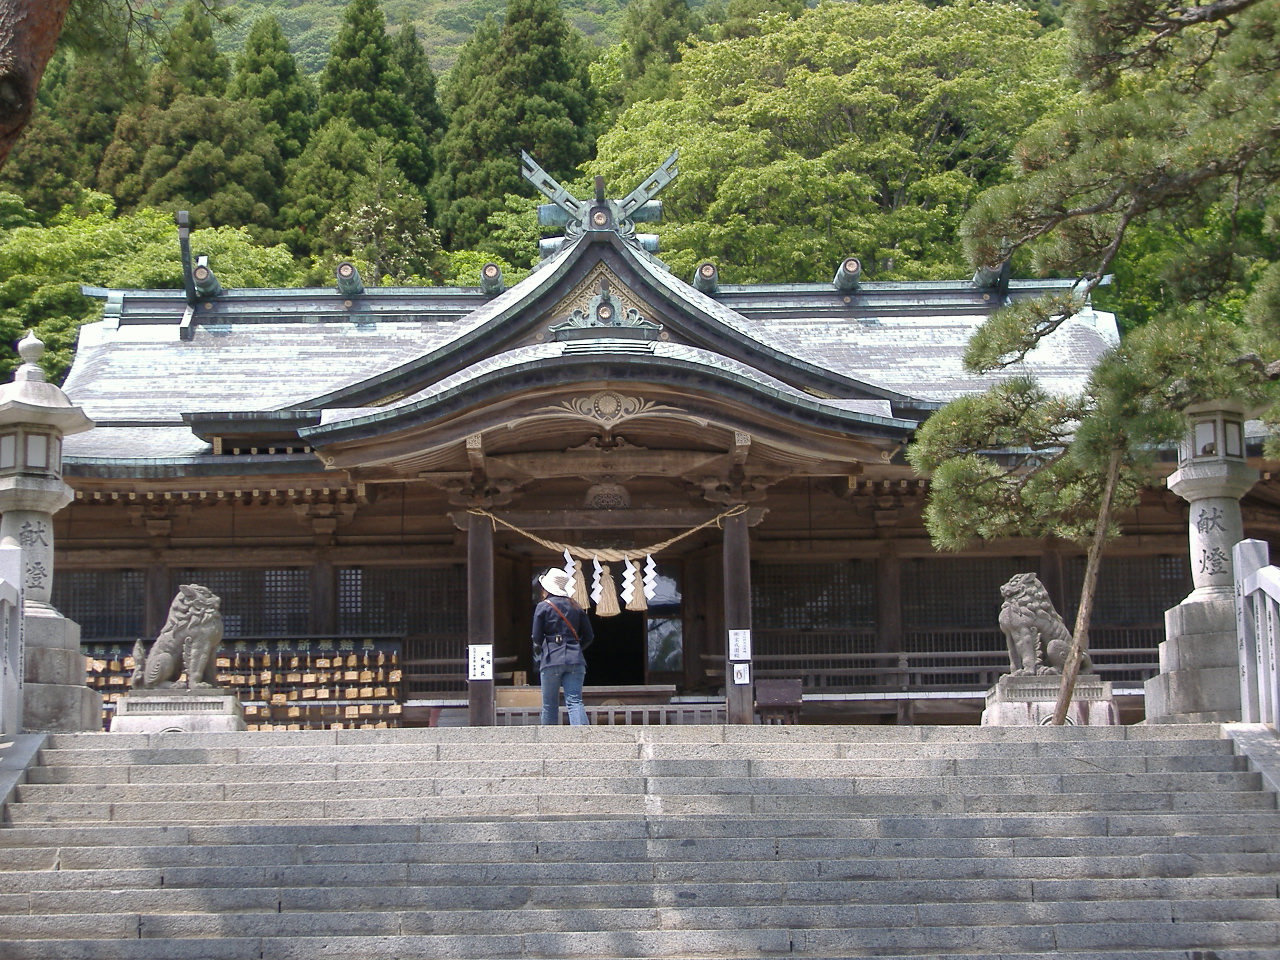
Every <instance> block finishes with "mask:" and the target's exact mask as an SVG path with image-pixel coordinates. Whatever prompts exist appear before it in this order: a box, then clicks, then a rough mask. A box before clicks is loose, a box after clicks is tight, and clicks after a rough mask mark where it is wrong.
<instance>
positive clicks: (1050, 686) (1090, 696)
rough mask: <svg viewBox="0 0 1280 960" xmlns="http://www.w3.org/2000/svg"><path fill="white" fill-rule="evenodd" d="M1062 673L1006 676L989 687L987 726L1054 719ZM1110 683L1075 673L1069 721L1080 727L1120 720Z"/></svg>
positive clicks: (984, 713)
mask: <svg viewBox="0 0 1280 960" xmlns="http://www.w3.org/2000/svg"><path fill="white" fill-rule="evenodd" d="M1061 686H1062V677H1060V676H1057V675H1054V674H1049V675H1045V676H1042V677H1014V676H1003V677H1001V678H1000V679H999V681H997V683H996V685H995V686H994V687H992V688H991V689H990V690H988V691H987V706H986V709H984V710H983V711H982V725H983V726H984V727H1033V726H1039V725H1042V724H1048V723H1051V722H1052V721H1053V711H1054V708H1055V707H1057V705H1058V690H1059V688H1060V687H1061ZM1117 717H1118V714H1117V712H1116V706H1115V700H1114V698H1113V697H1112V694H1111V684H1109V683H1106V682H1104V681H1102V680H1100V679H1099V678H1097V677H1094V676H1089V675H1088V674H1084V675H1081V676H1078V677H1076V685H1075V692H1074V693H1073V695H1072V698H1071V706H1070V707H1069V708H1068V710H1067V719H1066V722H1067V723H1069V724H1073V725H1075V726H1080V727H1108V726H1112V725H1114V724H1115V723H1116V722H1117Z"/></svg>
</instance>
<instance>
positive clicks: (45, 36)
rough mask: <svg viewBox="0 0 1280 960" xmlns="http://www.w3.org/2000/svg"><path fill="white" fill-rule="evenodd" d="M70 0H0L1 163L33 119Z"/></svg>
mask: <svg viewBox="0 0 1280 960" xmlns="http://www.w3.org/2000/svg"><path fill="white" fill-rule="evenodd" d="M69 5H70V0H0V167H2V166H4V162H5V160H7V159H8V157H9V152H10V151H11V150H12V149H13V145H14V144H15V143H17V142H18V137H20V136H21V135H22V131H23V129H24V128H25V127H26V125H27V123H28V122H29V121H30V120H31V111H32V110H33V109H34V108H35V104H36V89H37V88H38V87H39V86H40V78H41V77H43V76H44V68H45V66H46V65H47V64H48V62H49V58H50V57H52V56H53V49H54V47H55V46H56V45H57V43H58V35H59V34H61V33H62V23H63V21H64V20H65V19H66V17H67V7H68V6H69Z"/></svg>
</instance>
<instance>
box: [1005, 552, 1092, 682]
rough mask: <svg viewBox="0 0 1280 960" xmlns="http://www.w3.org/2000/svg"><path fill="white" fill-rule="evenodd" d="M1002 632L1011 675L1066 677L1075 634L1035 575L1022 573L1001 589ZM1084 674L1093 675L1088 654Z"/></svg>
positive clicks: (1082, 665)
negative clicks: (1069, 653)
mask: <svg viewBox="0 0 1280 960" xmlns="http://www.w3.org/2000/svg"><path fill="white" fill-rule="evenodd" d="M1000 595H1001V596H1002V597H1004V604H1003V605H1002V606H1001V607H1000V629H1001V630H1002V631H1003V632H1004V636H1005V640H1006V641H1008V644H1009V675H1010V676H1014V677H1037V676H1042V675H1044V674H1055V673H1059V674H1060V673H1062V669H1063V666H1064V665H1065V664H1066V662H1067V653H1068V652H1069V651H1070V649H1071V631H1070V630H1068V629H1067V625H1066V624H1065V623H1063V622H1062V617H1060V616H1058V611H1056V610H1055V609H1053V601H1052V600H1050V599H1049V592H1048V591H1047V590H1045V588H1044V584H1043V583H1041V582H1040V578H1039V577H1037V576H1036V575H1035V574H1034V573H1019V574H1017V575H1016V576H1014V577H1011V578H1010V579H1009V581H1008V582H1007V583H1006V584H1005V585H1004V586H1002V587H1001V588H1000ZM1080 672H1081V673H1091V672H1093V661H1092V660H1090V659H1089V655H1088V654H1087V653H1086V654H1084V655H1083V657H1082V659H1081V660H1080Z"/></svg>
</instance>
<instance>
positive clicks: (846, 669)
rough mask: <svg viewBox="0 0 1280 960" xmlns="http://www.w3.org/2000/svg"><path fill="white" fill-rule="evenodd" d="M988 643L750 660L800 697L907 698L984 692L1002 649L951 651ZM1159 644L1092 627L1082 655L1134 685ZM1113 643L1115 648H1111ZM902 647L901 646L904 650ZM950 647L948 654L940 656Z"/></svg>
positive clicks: (953, 641)
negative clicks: (786, 680) (800, 688)
mask: <svg viewBox="0 0 1280 960" xmlns="http://www.w3.org/2000/svg"><path fill="white" fill-rule="evenodd" d="M993 633H994V639H995V640H998V641H999V642H1000V643H1001V644H1003V637H1001V636H1000V633H999V631H980V630H953V631H942V630H936V631H919V632H913V633H911V634H908V635H907V636H906V637H904V641H905V642H906V643H910V644H911V645H912V646H915V645H924V644H926V643H930V644H934V645H936V648H934V649H928V650H923V651H915V652H912V651H902V652H896V653H895V652H888V653H875V652H867V653H826V654H814V653H799V654H792V653H759V654H756V655H755V656H754V657H753V659H752V665H753V669H754V674H755V676H756V677H759V678H773V677H799V678H800V679H801V680H802V681H803V682H804V690H805V692H806V693H874V692H877V691H883V692H890V691H892V692H895V693H903V692H906V693H910V692H915V691H919V692H927V691H962V690H985V689H987V688H988V687H991V686H993V685H994V684H995V682H996V681H997V680H998V679H999V678H1000V676H1001V675H1003V674H1005V673H1008V672H1009V655H1008V653H1007V652H1005V650H1004V648H1003V647H1000V648H996V649H992V648H990V647H988V648H987V649H955V648H956V647H960V646H967V645H970V644H973V645H974V646H976V645H977V643H978V642H979V641H985V642H987V643H990V642H991V640H992V639H993V638H992V634H993ZM1163 639H1164V631H1163V629H1162V628H1157V627H1149V626H1142V627H1109V626H1105V627H1098V628H1096V629H1094V630H1091V631H1090V640H1091V641H1092V644H1093V645H1092V646H1091V648H1090V651H1089V654H1090V656H1091V657H1092V659H1093V663H1094V670H1095V672H1096V673H1097V674H1098V676H1099V677H1101V678H1102V679H1103V680H1109V681H1113V682H1121V683H1139V682H1141V681H1143V680H1145V679H1147V678H1148V677H1152V676H1154V675H1155V673H1156V671H1157V670H1159V661H1158V659H1157V655H1156V644H1157V643H1158V642H1159V641H1161V640H1163ZM1117 642H1118V643H1117ZM904 645H905V644H904ZM948 647H950V649H947V648H948ZM702 663H703V667H704V669H705V671H706V673H707V675H708V676H709V677H712V678H713V679H718V680H720V681H721V682H723V678H724V658H723V657H722V656H720V655H704V656H703V657H702Z"/></svg>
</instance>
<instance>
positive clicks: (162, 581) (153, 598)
mask: <svg viewBox="0 0 1280 960" xmlns="http://www.w3.org/2000/svg"><path fill="white" fill-rule="evenodd" d="M146 590H147V601H146V607H145V610H144V612H143V616H142V629H143V631H144V632H145V633H146V635H147V636H148V637H150V638H152V639H154V638H155V637H157V636H159V635H160V631H161V630H162V629H164V622H165V620H166V619H168V616H169V604H170V603H171V602H172V601H173V594H172V593H171V592H170V586H169V568H168V567H167V566H166V565H165V564H164V563H162V562H160V561H156V562H154V563H152V564H151V565H150V566H148V567H147V586H146Z"/></svg>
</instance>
